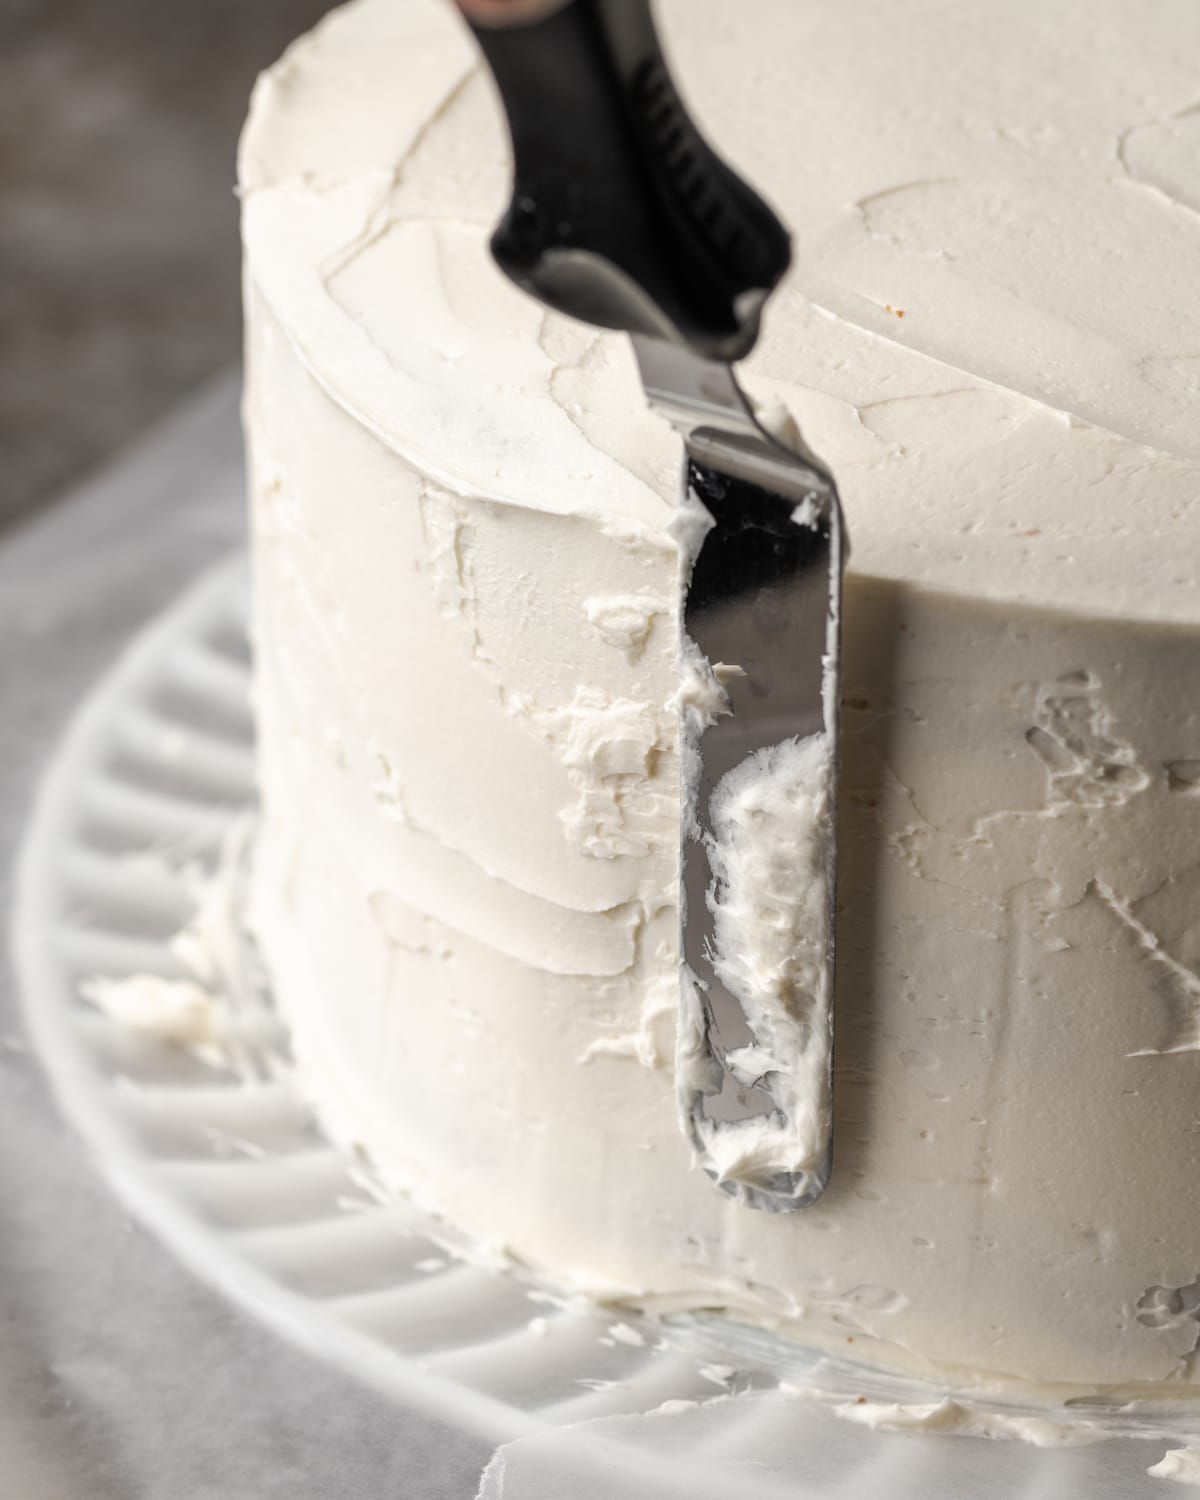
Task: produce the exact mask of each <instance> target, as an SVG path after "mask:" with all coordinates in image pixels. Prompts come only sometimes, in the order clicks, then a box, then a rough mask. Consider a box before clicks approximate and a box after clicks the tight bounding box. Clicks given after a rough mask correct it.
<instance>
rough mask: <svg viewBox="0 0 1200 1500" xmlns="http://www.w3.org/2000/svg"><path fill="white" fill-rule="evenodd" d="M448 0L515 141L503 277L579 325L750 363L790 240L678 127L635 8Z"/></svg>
mask: <svg viewBox="0 0 1200 1500" xmlns="http://www.w3.org/2000/svg"><path fill="white" fill-rule="evenodd" d="M457 3H458V5H459V8H460V10H462V11H463V13H464V15H465V16H466V17H467V20H468V23H469V24H470V26H471V29H472V31H473V32H474V33H475V36H476V38H477V39H478V41H479V45H480V48H481V49H482V51H483V55H484V57H485V58H486V60H487V62H488V65H489V67H490V68H491V71H492V74H493V76H494V78H495V80H496V84H497V87H498V88H499V91H500V97H501V99H502V101H503V104H504V109H505V113H506V114H507V116H508V124H509V129H510V132H511V135H512V148H513V162H514V173H513V176H514V181H513V195H512V202H511V204H510V205H509V208H508V210H507V212H506V213H505V215H504V217H503V219H502V220H501V222H500V224H499V226H498V228H497V229H496V231H495V234H494V235H493V237H492V253H493V254H494V256H495V258H496V261H497V263H498V264H499V265H500V267H501V269H502V270H504V271H505V272H506V273H507V275H508V276H510V277H511V278H512V280H513V281H515V282H516V283H517V284H518V286H521V287H523V288H524V289H525V290H526V291H528V292H530V293H532V294H533V296H535V297H537V298H538V299H539V300H540V301H542V302H544V303H546V304H547V305H548V306H550V307H552V308H555V309H557V310H558V311H560V312H565V313H568V314H570V315H571V316H573V317H576V318H581V319H583V320H584V321H586V322H589V323H596V324H599V325H600V326H601V327H604V328H618V329H623V330H624V331H626V332H627V333H642V334H651V335H657V336H658V337H664V338H669V339H671V340H673V341H675V342H678V343H681V344H684V345H686V346H687V347H688V348H690V349H692V350H693V351H694V352H695V353H697V354H700V355H703V356H704V357H706V358H711V359H722V360H733V359H740V358H741V357H742V356H743V355H745V354H747V353H748V352H749V350H750V349H751V347H752V346H753V344H754V341H755V339H756V337H757V336H758V322H759V316H760V313H761V311H762V304H763V302H764V301H765V300H766V297H767V295H768V294H769V293H770V292H771V290H772V289H773V288H774V287H775V285H776V284H777V283H778V281H779V279H780V277H781V276H782V275H783V273H784V272H785V271H786V270H787V267H788V264H789V261H790V258H791V249H790V243H789V239H788V234H787V231H786V230H785V229H784V227H783V225H782V224H781V223H780V222H779V220H778V219H777V218H776V217H775V215H774V214H773V213H772V212H771V210H770V209H769V208H768V207H767V206H766V204H765V203H764V202H763V201H762V199H761V198H759V196H758V195H757V194H756V193H755V192H754V191H753V190H752V189H751V188H749V187H748V186H747V185H746V184H745V183H744V182H743V181H742V180H741V179H740V178H739V177H738V176H737V175H736V174H735V173H734V172H732V171H731V170H730V169H729V168H728V167H727V166H726V165H725V164H724V162H722V161H721V160H720V159H719V158H718V157H717V156H716V155H715V154H714V152H713V151H712V150H711V149H710V147H709V146H708V145H707V143H706V142H705V141H704V139H703V137H702V136H701V135H700V133H699V131H698V130H697V129H696V127H695V125H694V124H693V123H692V121H691V119H690V118H689V116H688V113H687V110H686V109H685V108H684V105H683V102H682V101H681V99H680V97H679V94H678V93H677V92H676V89H675V86H674V84H673V82H672V80H671V77H670V74H669V73H668V71H667V67H666V63H665V61H664V59H663V55H662V49H661V48H660V46H659V43H658V37H657V35H656V34H655V30H654V22H653V18H652V16H651V13H650V7H649V3H648V0H457ZM746 104H747V108H748V109H750V108H753V100H751V99H748V100H747V101H746Z"/></svg>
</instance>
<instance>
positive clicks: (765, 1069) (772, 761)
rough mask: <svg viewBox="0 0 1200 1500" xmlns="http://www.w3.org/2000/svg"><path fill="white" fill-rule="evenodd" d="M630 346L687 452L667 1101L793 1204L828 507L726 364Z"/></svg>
mask: <svg viewBox="0 0 1200 1500" xmlns="http://www.w3.org/2000/svg"><path fill="white" fill-rule="evenodd" d="M633 342H634V347H635V349H636V352H637V356H638V363H639V367H640V369H641V374H642V381H643V384H644V386H645V389H646V394H647V397H648V399H649V400H650V402H651V405H652V406H654V407H655V408H656V409H657V410H658V411H660V412H661V413H662V414H663V415H664V416H666V417H667V418H668V420H670V421H671V422H672V423H673V424H674V425H675V426H676V427H677V428H678V429H679V431H680V432H681V434H682V436H683V439H684V446H685V452H686V460H685V468H684V494H683V497H682V502H681V507H680V513H679V519H678V522H677V527H676V530H677V535H678V539H679V541H680V552H681V556H682V559H683V566H682V570H681V585H682V589H683V599H682V627H683V642H682V662H681V673H682V681H681V690H680V697H679V703H680V745H681V764H682V773H681V780H682V794H683V804H684V805H683V834H682V840H681V851H680V858H681V871H680V884H681V889H680V911H681V919H680V920H681V932H680V940H681V1009H680V1026H679V1044H678V1048H677V1057H676V1079H677V1087H678V1088H679V1093H680V1108H681V1113H682V1116H683V1120H684V1125H685V1128H686V1130H687V1132H688V1134H689V1137H690V1139H691V1142H692V1145H693V1148H694V1150H695V1151H696V1154H697V1156H698V1158H699V1160H700V1162H701V1164H702V1165H703V1166H704V1168H705V1170H706V1171H708V1172H709V1174H710V1175H711V1176H712V1177H713V1178H714V1179H715V1180H716V1181H717V1182H718V1184H719V1185H720V1186H721V1187H722V1188H723V1189H724V1190H725V1191H727V1192H729V1193H730V1194H732V1195H733V1196H735V1197H737V1198H739V1199H740V1200H741V1201H743V1202H745V1203H747V1204H749V1205H750V1206H752V1207H755V1208H760V1209H765V1210H768V1211H773V1212H780V1211H785V1210H789V1209H795V1208H802V1207H804V1206H806V1205H807V1204H809V1203H812V1202H813V1201H814V1200H815V1199H816V1198H817V1197H819V1196H820V1194H821V1192H822V1191H823V1190H824V1187H825V1185H826V1182H827V1181H828V1178H829V1171H830V1164H831V1152H832V1141H831V1134H832V1125H831V1121H832V1000H833V971H834V910H835V907H834V896H835V876H836V828H835V808H836V767H837V729H838V697H839V691H838V689H839V669H838V619H839V613H840V600H841V578H842V569H843V562H844V554H845V541H844V531H843V526H842V517H841V507H840V505H839V502H838V496H837V491H836V488H835V486H834V483H833V480H832V479H831V477H830V476H829V474H828V473H827V472H826V471H825V470H824V469H823V468H822V467H821V465H820V463H819V462H818V461H817V460H816V459H815V458H814V457H813V456H812V455H811V454H810V453H808V452H807V451H806V450H805V449H804V448H803V445H802V444H800V443H799V441H798V438H797V437H796V436H795V435H794V434H793V435H792V437H791V438H789V439H788V442H787V445H786V446H785V443H784V442H783V441H781V440H779V439H778V438H776V437H775V436H773V435H772V434H770V433H769V432H768V431H767V430H766V429H765V428H764V427H763V426H762V425H761V424H760V422H759V421H758V420H757V418H756V416H755V414H754V412H753V410H752V408H751V406H750V404H749V402H748V401H747V400H746V398H745V396H744V395H743V393H742V391H741V389H740V387H739V385H738V383H737V380H736V378H735V376H734V374H733V371H732V369H731V368H730V367H729V366H728V365H724V364H720V363H715V362H713V361H709V360H705V359H702V358H699V357H698V356H696V355H694V354H692V353H690V352H689V351H687V350H686V349H683V348H680V347H678V346H676V345H672V344H668V343H666V342H665V341H662V340H658V339H651V338H645V337H638V336H635V337H634V340H633Z"/></svg>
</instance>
